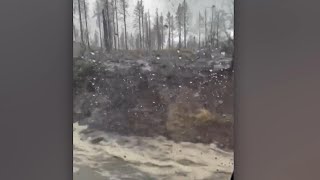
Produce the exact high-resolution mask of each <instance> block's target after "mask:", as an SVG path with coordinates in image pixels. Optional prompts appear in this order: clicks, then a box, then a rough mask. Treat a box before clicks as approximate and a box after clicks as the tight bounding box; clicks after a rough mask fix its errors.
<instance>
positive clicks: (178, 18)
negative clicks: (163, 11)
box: [176, 3, 183, 48]
mask: <svg viewBox="0 0 320 180" xmlns="http://www.w3.org/2000/svg"><path fill="white" fill-rule="evenodd" d="M176 21H177V29H178V33H179V44H178V48H181V47H182V44H181V33H182V21H183V7H182V5H181V3H180V4H179V6H178V9H177V12H176Z"/></svg>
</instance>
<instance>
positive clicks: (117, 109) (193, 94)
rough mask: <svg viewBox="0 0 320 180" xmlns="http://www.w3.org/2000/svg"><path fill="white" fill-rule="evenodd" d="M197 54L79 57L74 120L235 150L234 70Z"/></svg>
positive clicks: (109, 128)
mask: <svg viewBox="0 0 320 180" xmlns="http://www.w3.org/2000/svg"><path fill="white" fill-rule="evenodd" d="M120 55H122V56H124V55H123V54H119V55H118V56H120ZM193 56H195V57H196V55H194V54H192V55H190V54H189V55H188V52H184V53H179V54H177V55H175V54H174V53H172V52H171V53H167V54H161V53H154V54H153V55H151V56H149V58H142V57H139V56H137V57H139V58H141V59H139V60H132V59H128V58H124V57H122V58H124V59H123V60H118V58H120V57H118V58H110V57H107V56H103V57H102V56H101V55H100V56H99V59H100V60H97V59H98V58H97V56H94V55H92V57H90V58H86V59H81V60H75V61H74V84H73V85H74V121H79V122H80V123H81V124H87V125H89V127H91V128H95V129H100V130H104V131H111V132H117V133H120V134H123V135H138V136H159V135H162V136H165V137H168V138H170V139H173V140H175V141H189V142H199V143H211V142H214V141H215V142H217V144H218V146H220V147H221V148H226V149H232V148H233V135H232V133H233V116H232V114H233V91H232V89H233V78H232V75H231V73H230V72H229V71H226V70H225V71H221V70H218V69H215V68H214V66H213V64H212V60H211V61H210V60H206V59H201V58H200V59H195V58H194V57H193ZM137 57H136V58H137ZM187 57H189V58H187ZM126 59H127V60H126Z"/></svg>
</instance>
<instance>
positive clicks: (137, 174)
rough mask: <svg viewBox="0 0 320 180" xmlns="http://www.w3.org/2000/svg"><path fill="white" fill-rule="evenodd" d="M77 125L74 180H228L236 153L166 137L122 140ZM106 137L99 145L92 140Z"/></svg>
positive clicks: (74, 136) (75, 130)
mask: <svg viewBox="0 0 320 180" xmlns="http://www.w3.org/2000/svg"><path fill="white" fill-rule="evenodd" d="M86 128H87V127H86V126H79V125H78V124H77V123H75V124H74V125H73V129H74V131H73V148H74V150H73V173H74V180H89V179H90V180H100V179H114V180H115V179H118V180H124V179H128V180H129V179H130V180H144V179H146V180H149V179H150V180H151V179H152V180H153V179H154V180H158V179H159V180H162V179H163V180H180V179H181V180H189V179H190V180H213V179H214V180H228V179H230V176H231V172H232V170H233V153H232V152H225V151H222V150H220V149H218V148H217V147H216V146H215V145H214V144H211V145H204V144H195V143H175V142H173V141H170V140H167V139H166V138H164V137H157V138H147V137H134V136H130V137H127V136H120V135H116V134H112V133H105V132H100V131H93V132H91V133H90V134H86V135H84V134H83V133H81V131H83V130H85V129H86ZM96 137H103V138H104V140H103V141H101V142H99V143H98V144H92V143H91V141H90V140H92V139H93V138H96Z"/></svg>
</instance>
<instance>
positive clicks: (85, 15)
mask: <svg viewBox="0 0 320 180" xmlns="http://www.w3.org/2000/svg"><path fill="white" fill-rule="evenodd" d="M83 9H84V17H85V22H86V31H87V32H86V35H87V45H88V48H89V49H90V38H89V28H88V15H87V11H88V7H87V1H86V0H83Z"/></svg>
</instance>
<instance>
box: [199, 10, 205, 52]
mask: <svg viewBox="0 0 320 180" xmlns="http://www.w3.org/2000/svg"><path fill="white" fill-rule="evenodd" d="M203 21H204V17H203V16H202V15H201V12H199V20H198V28H199V42H198V44H199V49H200V48H201V28H202V27H203V23H204V22H203Z"/></svg>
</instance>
